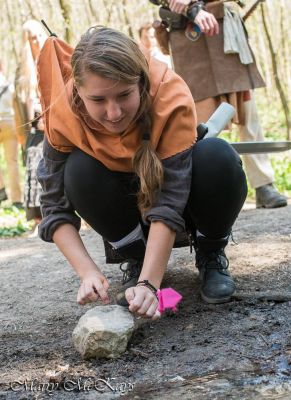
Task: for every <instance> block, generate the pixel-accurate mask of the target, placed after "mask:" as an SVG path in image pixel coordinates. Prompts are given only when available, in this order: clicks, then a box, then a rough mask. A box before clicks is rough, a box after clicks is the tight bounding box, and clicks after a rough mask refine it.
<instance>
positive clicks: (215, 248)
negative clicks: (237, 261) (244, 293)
mask: <svg viewBox="0 0 291 400" xmlns="http://www.w3.org/2000/svg"><path fill="white" fill-rule="evenodd" d="M227 242H228V241H227V239H218V240H213V239H208V238H206V237H204V236H198V237H197V239H196V240H195V250H196V267H197V268H198V270H199V277H200V279H201V297H202V299H203V300H204V301H206V302H207V303H212V304H219V303H225V302H227V301H230V299H231V296H232V295H233V293H234V291H235V283H234V281H233V279H232V278H231V276H230V273H229V272H228V264H229V262H228V259H227V257H226V255H225V252H224V248H225V246H226V245H227Z"/></svg>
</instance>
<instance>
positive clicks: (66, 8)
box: [59, 0, 73, 44]
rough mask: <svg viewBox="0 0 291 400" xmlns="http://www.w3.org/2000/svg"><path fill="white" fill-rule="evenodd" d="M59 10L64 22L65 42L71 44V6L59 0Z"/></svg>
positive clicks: (64, 0)
mask: <svg viewBox="0 0 291 400" xmlns="http://www.w3.org/2000/svg"><path fill="white" fill-rule="evenodd" d="M59 1H60V8H61V11H62V14H63V18H64V21H65V41H66V42H67V43H69V44H70V43H72V39H73V38H72V31H73V29H72V23H71V5H70V2H68V1H67V0H59Z"/></svg>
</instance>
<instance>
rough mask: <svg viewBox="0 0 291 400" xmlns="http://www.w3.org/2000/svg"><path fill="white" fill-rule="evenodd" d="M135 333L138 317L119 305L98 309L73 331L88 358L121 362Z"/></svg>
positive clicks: (76, 345)
mask: <svg viewBox="0 0 291 400" xmlns="http://www.w3.org/2000/svg"><path fill="white" fill-rule="evenodd" d="M133 330H134V317H133V316H132V314H130V312H129V311H128V309H127V308H124V307H121V306H118V305H108V306H99V307H94V308H92V309H91V310H89V311H87V312H86V314H84V315H83V316H82V317H81V318H80V320H79V322H78V324H77V326H76V328H75V329H74V331H73V342H74V345H75V347H76V349H77V350H78V351H79V353H81V355H82V356H83V357H84V358H86V359H88V358H110V359H112V358H118V357H119V356H120V355H121V354H122V353H124V351H125V350H126V347H127V343H128V341H129V339H130V337H131V335H132V333H133Z"/></svg>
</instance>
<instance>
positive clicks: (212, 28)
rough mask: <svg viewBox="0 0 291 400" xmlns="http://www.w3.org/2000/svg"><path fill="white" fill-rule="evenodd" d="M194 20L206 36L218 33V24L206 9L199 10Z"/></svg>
mask: <svg viewBox="0 0 291 400" xmlns="http://www.w3.org/2000/svg"><path fill="white" fill-rule="evenodd" d="M194 22H195V24H197V25H198V26H199V28H200V30H201V32H203V33H205V35H207V36H213V35H217V34H218V33H219V25H218V22H217V20H216V18H215V17H214V15H213V14H211V13H209V12H207V11H204V10H200V11H199V13H198V14H197V15H196V18H195V19H194Z"/></svg>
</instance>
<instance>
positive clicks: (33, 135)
mask: <svg viewBox="0 0 291 400" xmlns="http://www.w3.org/2000/svg"><path fill="white" fill-rule="evenodd" d="M46 38H47V35H46V33H45V31H44V29H43V26H42V25H41V23H40V22H38V21H36V20H28V21H26V22H25V23H24V24H23V26H22V52H21V61H20V65H19V67H18V70H17V74H16V80H15V81H16V83H15V88H16V97H17V99H16V100H17V101H16V103H17V105H18V106H19V108H20V109H21V112H20V113H18V115H21V116H22V125H24V126H26V127H27V138H26V143H25V164H26V178H25V188H24V205H25V209H26V218H27V220H28V221H29V220H32V219H33V220H34V221H35V224H36V225H37V224H38V223H39V221H40V219H41V212H40V202H39V196H40V192H41V186H40V184H39V183H38V180H37V176H36V169H37V165H38V163H39V161H40V159H41V157H42V146H43V137H44V132H43V128H44V127H43V121H42V118H41V117H40V115H41V105H40V101H39V94H38V90H37V75H36V62H37V59H38V56H39V53H40V50H41V47H42V45H43V43H44V41H45V40H46Z"/></svg>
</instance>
